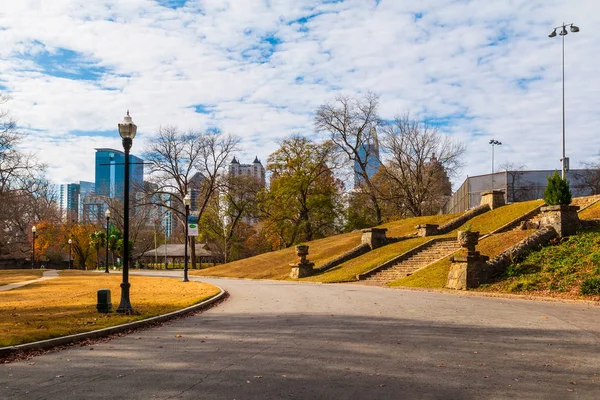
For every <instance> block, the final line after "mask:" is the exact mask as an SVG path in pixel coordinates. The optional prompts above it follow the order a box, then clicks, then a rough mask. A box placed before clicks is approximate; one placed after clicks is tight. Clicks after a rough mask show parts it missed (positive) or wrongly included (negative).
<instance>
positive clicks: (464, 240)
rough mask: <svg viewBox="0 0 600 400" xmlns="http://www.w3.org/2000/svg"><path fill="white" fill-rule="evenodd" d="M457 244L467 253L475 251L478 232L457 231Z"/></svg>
mask: <svg viewBox="0 0 600 400" xmlns="http://www.w3.org/2000/svg"><path fill="white" fill-rule="evenodd" d="M457 240H458V244H460V247H464V248H465V249H467V251H468V252H469V253H475V246H477V243H479V232H472V231H458V237H457Z"/></svg>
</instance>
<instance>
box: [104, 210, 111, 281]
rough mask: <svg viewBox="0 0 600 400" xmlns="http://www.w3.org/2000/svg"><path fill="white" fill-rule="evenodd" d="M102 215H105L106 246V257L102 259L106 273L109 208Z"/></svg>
mask: <svg viewBox="0 0 600 400" xmlns="http://www.w3.org/2000/svg"><path fill="white" fill-rule="evenodd" d="M104 216H105V217H106V242H105V243H104V244H105V246H104V247H106V258H105V259H104V267H105V268H106V269H105V270H104V272H106V273H107V274H108V224H109V223H110V208H107V209H106V212H105V213H104Z"/></svg>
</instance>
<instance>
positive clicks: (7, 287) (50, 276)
mask: <svg viewBox="0 0 600 400" xmlns="http://www.w3.org/2000/svg"><path fill="white" fill-rule="evenodd" d="M54 278H58V271H56V270H53V269H49V270H47V271H44V273H43V275H42V277H41V278H38V279H32V280H30V281H24V282H15V283H9V284H8V285H2V286H0V292H6V291H7V290H12V289H16V288H20V287H23V286H25V285H30V284H32V283H36V282H42V281H47V280H48V279H54ZM1 398H2V397H0V399H1Z"/></svg>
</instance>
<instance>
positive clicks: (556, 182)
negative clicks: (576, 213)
mask: <svg viewBox="0 0 600 400" xmlns="http://www.w3.org/2000/svg"><path fill="white" fill-rule="evenodd" d="M571 198H572V196H571V189H570V188H569V181H567V180H566V179H562V178H561V177H560V175H558V171H555V172H554V174H552V175H551V176H549V177H548V186H547V187H546V190H545V191H544V201H545V202H546V204H548V205H549V206H556V205H569V204H571Z"/></svg>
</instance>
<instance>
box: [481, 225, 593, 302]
mask: <svg viewBox="0 0 600 400" xmlns="http://www.w3.org/2000/svg"><path fill="white" fill-rule="evenodd" d="M477 290H480V291H491V292H509V293H526V294H536V295H543V296H554V297H566V298H578V297H585V298H590V297H592V298H594V299H596V300H600V230H590V231H585V232H581V233H579V234H577V235H574V236H571V237H569V238H567V239H564V240H562V241H560V242H557V243H556V244H555V245H551V246H547V247H544V248H542V249H540V250H539V251H535V252H532V253H530V254H529V256H527V258H525V259H524V260H523V261H522V262H519V263H516V264H513V265H511V266H509V268H508V269H507V270H506V271H505V274H504V276H503V277H502V279H501V280H499V281H497V282H496V283H492V284H488V285H484V286H482V287H480V288H478V289H477Z"/></svg>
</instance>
